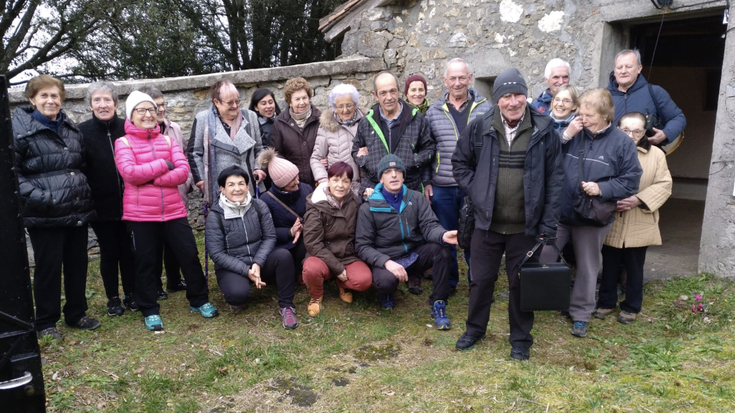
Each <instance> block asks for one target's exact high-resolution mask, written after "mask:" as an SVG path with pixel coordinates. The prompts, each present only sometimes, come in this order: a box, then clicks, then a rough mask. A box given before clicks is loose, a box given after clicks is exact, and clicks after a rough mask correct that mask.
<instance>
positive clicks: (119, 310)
mask: <svg viewBox="0 0 735 413" xmlns="http://www.w3.org/2000/svg"><path fill="white" fill-rule="evenodd" d="M123 314H125V309H124V308H123V307H122V303H121V302H120V297H112V298H110V299H109V300H107V315H109V316H110V317H114V316H120V315H123Z"/></svg>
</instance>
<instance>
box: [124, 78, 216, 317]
mask: <svg viewBox="0 0 735 413" xmlns="http://www.w3.org/2000/svg"><path fill="white" fill-rule="evenodd" d="M125 111H126V114H127V120H126V121H125V133H126V134H125V136H124V137H122V138H120V139H118V140H116V141H115V161H116V163H117V169H118V170H119V171H120V176H122V178H123V180H124V181H125V190H124V192H123V220H125V221H127V222H128V232H129V233H130V237H131V239H132V242H133V255H134V256H135V264H134V265H135V276H136V278H135V297H136V299H137V300H138V306H139V307H140V311H141V313H143V317H145V327H146V328H147V329H148V330H153V331H159V330H163V321H162V320H161V315H160V314H161V313H160V307H159V305H158V303H157V302H156V290H157V288H158V283H157V281H156V280H157V278H158V277H159V276H158V274H156V270H155V265H156V261H157V260H158V259H159V258H158V257H160V254H161V250H162V248H163V243H164V242H165V243H167V244H169V245H170V246H171V249H172V250H173V251H174V252H175V253H176V259H177V260H178V262H179V264H180V265H181V270H182V272H183V273H184V279H185V280H186V298H187V299H188V300H189V304H190V307H189V308H190V309H191V310H192V311H195V312H198V313H200V314H201V315H202V316H203V317H204V318H211V317H215V316H217V315H218V313H217V309H216V308H214V306H213V305H212V304H210V303H209V299H208V297H207V296H208V291H207V281H206V279H205V278H204V273H203V272H202V265H201V263H200V262H199V254H198V252H197V246H196V241H195V240H194V234H192V232H191V227H190V226H189V221H188V220H187V209H186V206H185V205H184V201H183V200H182V199H181V195H180V194H179V189H178V187H179V185H181V184H183V183H184V182H186V179H187V177H188V176H189V164H188V163H187V162H186V157H185V156H184V153H183V152H182V151H181V147H180V146H179V144H178V143H177V142H176V140H175V139H172V138H170V137H169V136H166V135H163V134H161V133H160V127H159V126H158V121H157V117H156V113H157V112H158V109H157V108H156V104H155V102H154V101H153V98H151V97H150V96H148V95H146V94H145V93H141V92H139V91H134V92H133V93H131V94H130V96H128V99H127V101H126V102H125Z"/></svg>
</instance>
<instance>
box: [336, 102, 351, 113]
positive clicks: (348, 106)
mask: <svg viewBox="0 0 735 413" xmlns="http://www.w3.org/2000/svg"><path fill="white" fill-rule="evenodd" d="M335 107H336V108H337V110H338V111H340V112H341V111H344V110H352V109H354V108H355V105H354V104H353V103H348V104H346V105H339V106H335Z"/></svg>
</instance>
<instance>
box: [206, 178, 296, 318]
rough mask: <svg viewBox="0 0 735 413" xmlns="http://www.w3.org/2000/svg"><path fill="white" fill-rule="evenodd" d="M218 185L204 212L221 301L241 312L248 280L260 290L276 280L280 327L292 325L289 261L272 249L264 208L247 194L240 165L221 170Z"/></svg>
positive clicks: (272, 235)
mask: <svg viewBox="0 0 735 413" xmlns="http://www.w3.org/2000/svg"><path fill="white" fill-rule="evenodd" d="M217 183H218V184H219V187H220V196H219V198H218V200H217V202H215V203H214V204H212V209H211V210H210V212H209V216H207V237H206V242H207V249H208V250H209V252H210V255H211V257H212V261H214V268H215V273H216V274H217V283H218V284H219V288H220V290H222V293H223V294H224V295H225V301H227V303H228V304H230V307H231V308H232V309H233V310H235V311H241V310H244V309H245V303H246V302H247V299H248V297H249V296H250V284H251V283H252V284H253V285H254V286H255V288H258V289H260V288H261V287H263V286H265V285H266V282H267V283H268V284H270V283H275V285H276V287H277V288H278V309H279V310H278V312H279V313H280V314H281V317H282V322H283V327H284V328H287V329H293V328H296V327H297V326H298V320H297V319H296V309H295V308H294V304H293V297H294V294H295V292H296V276H295V273H294V267H293V260H292V259H291V254H289V252H288V250H286V249H282V248H281V249H274V247H275V246H276V229H275V227H274V226H273V219H272V218H271V213H270V211H269V210H268V206H267V205H266V204H265V203H264V202H263V201H261V200H259V199H255V198H254V197H252V196H250V193H249V191H248V186H249V183H250V178H248V174H247V172H245V171H244V170H242V169H241V168H240V167H238V166H231V167H229V168H226V169H225V170H223V171H222V173H220V175H219V178H218V179H217ZM264 281H265V282H264Z"/></svg>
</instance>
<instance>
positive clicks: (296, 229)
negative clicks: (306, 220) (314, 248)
mask: <svg viewBox="0 0 735 413" xmlns="http://www.w3.org/2000/svg"><path fill="white" fill-rule="evenodd" d="M303 229H304V226H303V225H302V224H301V219H297V220H296V222H294V223H293V225H292V226H291V231H290V233H291V236H292V237H293V243H294V244H295V243H297V242H298V241H299V236H301V230H303Z"/></svg>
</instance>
